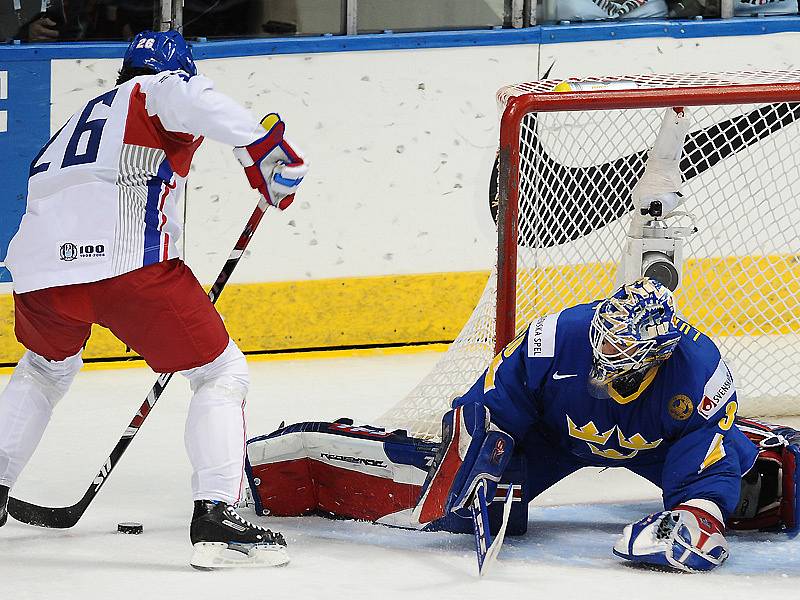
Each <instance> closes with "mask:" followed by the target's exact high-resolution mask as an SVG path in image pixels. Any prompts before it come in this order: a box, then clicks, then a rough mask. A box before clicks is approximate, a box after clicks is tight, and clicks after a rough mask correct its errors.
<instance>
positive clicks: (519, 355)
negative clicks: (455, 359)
mask: <svg viewBox="0 0 800 600" xmlns="http://www.w3.org/2000/svg"><path fill="white" fill-rule="evenodd" d="M557 322H558V314H553V315H547V316H543V317H540V318H538V319H535V320H534V321H533V322H532V323H531V324H530V326H529V327H528V328H527V329H526V330H525V331H523V332H522V333H520V334H519V335H518V336H517V337H516V338H515V339H514V340H513V341H512V342H511V343H510V344H509V345H508V346H506V347H505V348H504V349H503V350H502V352H500V354H498V355H497V356H495V358H494V360H492V363H491V364H490V365H489V368H487V369H486V371H484V373H483V375H482V376H481V377H480V378H479V379H478V381H476V382H475V384H474V385H473V386H472V387H471V388H470V390H469V391H468V392H467V393H466V394H464V395H463V396H461V397H460V398H457V399H456V400H455V401H454V402H453V407H456V406H462V405H465V404H469V403H481V404H483V405H484V406H486V407H487V408H488V409H489V412H490V413H491V419H492V422H493V423H495V424H496V425H497V426H498V427H500V428H501V429H503V431H506V432H507V433H509V434H511V436H512V437H513V438H514V439H515V440H516V441H517V442H519V441H520V440H521V439H522V438H523V437H524V436H525V433H526V432H527V431H528V429H530V427H531V426H532V425H533V424H534V423H535V422H536V407H535V402H534V398H535V397H536V395H537V394H539V393H540V391H541V387H542V382H543V381H544V379H545V377H546V376H547V373H548V371H549V370H550V369H551V367H552V364H553V360H554V354H555V339H556V325H557Z"/></svg>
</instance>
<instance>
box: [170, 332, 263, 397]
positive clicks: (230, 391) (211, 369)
mask: <svg viewBox="0 0 800 600" xmlns="http://www.w3.org/2000/svg"><path fill="white" fill-rule="evenodd" d="M183 375H184V376H186V378H187V379H188V380H189V385H190V386H191V388H192V392H194V394H195V398H197V397H198V396H201V394H200V391H201V390H202V391H204V392H212V393H210V394H202V395H203V396H205V395H208V396H212V397H214V398H217V399H222V400H230V401H233V402H237V403H241V402H242V401H243V400H244V398H245V396H247V391H248V389H249V388H250V375H249V373H248V369H247V360H246V359H245V357H244V354H242V351H241V350H239V347H238V346H237V345H236V343H235V342H234V341H233V340H230V341H229V342H228V345H227V347H226V348H225V350H223V351H222V354H220V355H219V356H218V357H217V358H215V359H214V360H212V361H211V362H210V363H208V364H206V365H203V366H202V367H197V368H195V369H190V370H188V371H183Z"/></svg>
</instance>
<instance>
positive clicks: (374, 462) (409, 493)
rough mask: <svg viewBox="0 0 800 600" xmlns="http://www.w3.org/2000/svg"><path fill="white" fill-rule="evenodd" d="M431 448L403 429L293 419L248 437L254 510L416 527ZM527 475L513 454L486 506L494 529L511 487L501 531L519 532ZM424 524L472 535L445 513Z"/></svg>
mask: <svg viewBox="0 0 800 600" xmlns="http://www.w3.org/2000/svg"><path fill="white" fill-rule="evenodd" d="M437 448H438V444H435V443H431V442H427V441H424V440H420V439H417V438H413V437H409V436H408V435H406V432H405V431H402V430H398V431H386V430H384V429H381V428H378V427H370V426H367V425H353V422H352V420H350V419H339V420H338V421H336V422H334V423H328V422H306V423H297V424H294V425H289V426H286V427H282V428H281V429H278V430H277V431H274V432H272V433H270V434H268V435H263V436H259V437H255V438H253V439H251V440H249V441H248V442H247V464H246V471H247V475H248V479H249V482H250V488H251V491H252V496H253V500H254V502H255V509H256V512H257V513H258V514H259V515H266V514H269V515H271V516H277V517H281V516H287V517H289V516H303V515H312V514H314V515H322V516H328V517H334V518H348V519H359V520H366V521H374V522H376V523H379V524H381V525H389V526H393V527H404V528H413V529H419V528H420V527H421V525H420V523H419V522H418V521H416V520H414V519H412V516H411V511H412V509H413V508H414V506H415V505H416V503H417V499H418V498H419V496H420V491H421V489H422V484H423V482H424V481H425V479H426V476H427V474H428V470H429V467H430V465H431V464H432V462H433V459H434V455H435V454H436V451H437ZM526 476H527V466H526V462H525V458H524V457H523V456H515V457H514V458H513V460H512V461H511V462H510V464H509V466H508V468H507V469H506V472H505V474H504V477H503V479H502V480H501V482H500V484H499V486H498V489H497V491H496V494H495V496H494V500H495V502H493V503H491V504H490V505H489V521H490V524H491V529H492V531H497V529H498V528H499V526H500V522H501V518H502V508H503V499H504V498H505V495H506V493H507V491H508V487H509V486H512V487H513V490H514V500H515V501H514V504H513V507H512V510H511V517H510V520H509V525H508V529H507V532H508V535H522V534H524V533H525V531H526V528H527V524H528V505H527V501H528V499H529V498H528V497H527V495H526V490H525V486H526V483H525V478H526ZM490 498H491V496H490ZM424 529H425V530H426V531H450V532H453V533H469V534H471V533H472V520H471V519H470V517H469V516H462V515H460V514H458V513H450V514H448V515H447V516H446V517H445V518H443V519H439V520H437V521H434V522H432V523H430V525H428V526H426V527H425V528H424Z"/></svg>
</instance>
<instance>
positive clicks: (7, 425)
mask: <svg viewBox="0 0 800 600" xmlns="http://www.w3.org/2000/svg"><path fill="white" fill-rule="evenodd" d="M82 366H83V361H82V360H81V353H80V352H79V353H78V354H76V355H74V356H70V357H68V358H66V359H65V360H62V361H49V360H47V359H46V358H44V357H42V356H39V355H38V354H36V353H34V352H31V351H30V350H29V351H27V352H25V354H24V355H23V356H22V358H21V359H20V361H19V363H18V364H17V367H16V369H14V374H13V375H11V380H10V381H9V382H8V385H7V386H6V389H5V390H3V393H2V394H0V485H6V486H8V487H12V486H13V484H14V483H16V481H17V478H18V477H19V474H20V473H21V472H22V469H23V467H24V466H25V464H26V463H27V462H28V460H30V457H31V456H32V455H33V452H34V450H36V446H38V445H39V441H40V440H41V439H42V436H43V435H44V430H45V428H46V427H47V424H48V423H49V422H50V416H51V415H52V414H53V408H55V406H56V404H58V401H59V400H61V398H63V397H64V394H66V393H67V390H68V389H69V386H70V385H71V384H72V380H73V379H74V378H75V374H76V373H77V372H78V371H80V369H81V367H82Z"/></svg>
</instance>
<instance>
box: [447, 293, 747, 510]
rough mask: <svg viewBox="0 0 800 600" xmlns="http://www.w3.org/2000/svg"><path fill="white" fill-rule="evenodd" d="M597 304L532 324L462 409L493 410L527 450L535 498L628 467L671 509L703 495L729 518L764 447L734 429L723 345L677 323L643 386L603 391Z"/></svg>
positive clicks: (494, 363)
mask: <svg viewBox="0 0 800 600" xmlns="http://www.w3.org/2000/svg"><path fill="white" fill-rule="evenodd" d="M596 306H597V303H592V304H581V305H578V306H575V307H572V308H569V309H565V310H563V311H562V312H560V313H557V314H551V315H547V316H544V317H541V318H538V319H536V320H535V321H533V322H532V323H531V324H530V326H529V327H528V329H527V330H526V331H524V332H523V333H522V334H520V335H519V336H518V337H517V338H516V339H515V340H514V341H512V342H511V343H510V344H509V345H508V346H507V347H506V348H505V349H504V350H503V351H502V352H501V353H500V354H499V355H498V356H497V357H495V359H494V360H493V361H492V364H491V365H490V366H489V368H488V369H487V370H486V372H485V373H484V375H483V377H481V378H480V379H479V380H478V381H477V382H476V383H475V385H473V387H472V388H471V389H470V390H469V391H468V392H467V393H466V394H465V395H464V396H462V397H461V398H459V399H457V400H456V401H455V402H454V406H458V405H463V404H468V403H473V402H478V403H482V404H484V405H485V406H486V407H488V408H489V410H490V411H491V417H492V421H493V422H494V423H496V424H497V426H499V427H501V428H502V429H503V430H505V431H506V432H508V433H509V434H511V435H512V436H513V437H514V438H515V441H516V443H517V445H518V446H519V447H520V448H521V449H522V451H523V452H525V453H526V455H527V459H528V464H529V465H530V467H529V479H530V480H531V481H532V485H531V487H532V491H533V496H536V495H537V494H538V493H541V491H543V490H544V489H546V487H549V485H552V484H553V483H555V482H556V481H558V480H559V479H561V478H563V477H564V476H566V475H568V474H569V473H571V472H573V471H575V470H577V469H579V468H581V467H585V466H598V467H625V468H627V469H630V470H631V471H633V472H635V473H637V474H639V475H642V476H643V477H645V478H647V479H648V480H650V481H652V482H653V483H655V484H656V485H658V486H659V487H660V488H661V489H662V490H663V498H664V506H665V508H667V509H671V508H673V507H675V506H677V505H678V504H680V503H681V502H684V501H686V500H690V499H693V498H702V499H706V500H711V501H713V502H714V503H716V504H717V506H719V507H720V509H721V510H722V512H723V514H724V516H725V517H727V516H728V514H730V512H731V511H732V510H733V509H734V508H735V506H736V503H737V502H738V499H739V493H740V478H741V476H742V474H743V473H745V472H747V471H748V470H749V469H750V467H751V466H752V465H753V463H754V462H755V459H756V455H757V449H756V447H755V445H754V444H753V443H752V442H750V441H749V440H748V439H747V438H746V437H745V435H744V434H743V433H742V432H741V431H739V430H738V429H737V428H736V426H735V425H734V419H735V417H736V410H737V401H736V390H735V387H734V381H733V376H732V375H731V372H730V370H729V369H728V367H727V365H726V364H725V362H724V361H723V360H722V358H721V356H720V353H719V350H718V349H717V347H716V345H715V344H714V342H712V341H711V340H710V339H709V338H708V337H707V336H705V335H704V334H702V333H700V332H699V331H697V330H696V329H695V328H694V327H692V326H690V325H689V324H688V323H686V322H684V321H680V320H678V321H677V327H678V330H679V331H680V332H681V339H680V342H679V343H678V345H677V347H676V348H675V351H674V352H673V354H672V356H671V357H670V358H669V359H668V360H667V361H665V362H664V363H662V364H661V365H659V366H658V367H654V368H653V369H651V370H650V371H649V372H648V373H647V375H646V376H645V377H644V379H643V381H642V382H641V384H640V385H639V387H638V389H635V390H630V391H629V395H627V396H623V395H622V394H620V393H619V392H617V391H615V390H614V389H613V388H609V389H608V390H606V395H607V397H598V396H599V395H598V394H597V392H596V391H592V390H591V389H590V386H589V372H590V370H591V363H592V351H591V347H590V345H589V324H590V322H591V319H592V316H593V314H594V309H595V307H596ZM533 496H532V497H533Z"/></svg>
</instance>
